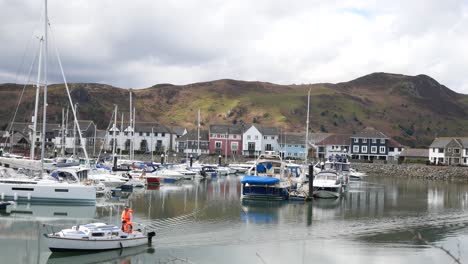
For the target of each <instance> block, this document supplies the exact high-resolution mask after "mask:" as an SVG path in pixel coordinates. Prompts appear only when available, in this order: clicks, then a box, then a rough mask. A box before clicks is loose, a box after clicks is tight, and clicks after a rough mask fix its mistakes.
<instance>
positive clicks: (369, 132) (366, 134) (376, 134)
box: [351, 127, 388, 139]
mask: <svg viewBox="0 0 468 264" xmlns="http://www.w3.org/2000/svg"><path fill="white" fill-rule="evenodd" d="M351 138H385V139H388V137H387V136H386V135H385V134H384V133H382V132H380V131H378V130H377V129H375V128H373V127H366V128H364V129H363V130H362V131H361V132H358V133H356V134H354V135H352V136H351Z"/></svg>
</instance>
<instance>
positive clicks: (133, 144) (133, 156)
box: [132, 107, 135, 160]
mask: <svg viewBox="0 0 468 264" xmlns="http://www.w3.org/2000/svg"><path fill="white" fill-rule="evenodd" d="M132 117H133V126H132V132H133V133H132V160H133V159H135V107H133V115H132Z"/></svg>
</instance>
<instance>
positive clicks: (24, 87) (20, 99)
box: [3, 49, 39, 151]
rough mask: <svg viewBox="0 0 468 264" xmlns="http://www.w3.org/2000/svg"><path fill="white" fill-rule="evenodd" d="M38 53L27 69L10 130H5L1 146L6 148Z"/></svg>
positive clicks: (11, 147)
mask: <svg viewBox="0 0 468 264" xmlns="http://www.w3.org/2000/svg"><path fill="white" fill-rule="evenodd" d="M38 53H39V49H38V51H37V52H36V54H35V56H34V60H33V61H32V63H31V66H30V67H29V73H28V79H27V81H26V83H25V84H24V85H23V90H22V91H21V94H20V97H19V100H18V104H17V105H16V109H15V113H14V114H13V118H12V119H11V122H10V128H9V129H7V130H6V131H7V132H8V137H6V138H5V142H4V144H3V145H4V146H6V143H7V140H8V139H9V137H11V136H13V135H11V132H12V129H13V123H14V122H15V119H16V115H17V114H18V110H19V106H20V105H21V101H22V100H23V95H24V91H25V90H26V87H27V85H28V83H29V81H30V80H31V73H32V69H33V67H34V65H35V64H36V61H37V57H38ZM12 149H13V146H10V151H11V150H12Z"/></svg>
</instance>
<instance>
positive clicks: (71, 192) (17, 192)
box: [0, 173, 96, 204]
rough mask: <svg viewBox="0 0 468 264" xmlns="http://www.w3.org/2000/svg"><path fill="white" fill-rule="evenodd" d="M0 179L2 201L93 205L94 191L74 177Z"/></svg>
mask: <svg viewBox="0 0 468 264" xmlns="http://www.w3.org/2000/svg"><path fill="white" fill-rule="evenodd" d="M2 175H3V176H4V177H0V195H1V198H3V199H13V200H25V201H36V202H37V201H42V202H60V203H80V204H95V203H96V189H95V187H94V186H91V185H84V184H81V183H79V182H78V180H77V179H76V178H74V177H61V176H59V175H55V177H54V176H49V175H43V176H42V177H34V178H28V177H27V176H19V175H16V176H15V177H5V175H7V174H6V173H2Z"/></svg>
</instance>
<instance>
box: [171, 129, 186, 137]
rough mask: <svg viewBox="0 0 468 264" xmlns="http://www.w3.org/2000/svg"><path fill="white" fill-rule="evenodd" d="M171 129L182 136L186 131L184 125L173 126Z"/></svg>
mask: <svg viewBox="0 0 468 264" xmlns="http://www.w3.org/2000/svg"><path fill="white" fill-rule="evenodd" d="M171 130H172V132H174V134H176V135H177V136H182V135H184V133H185V128H183V127H171Z"/></svg>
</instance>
